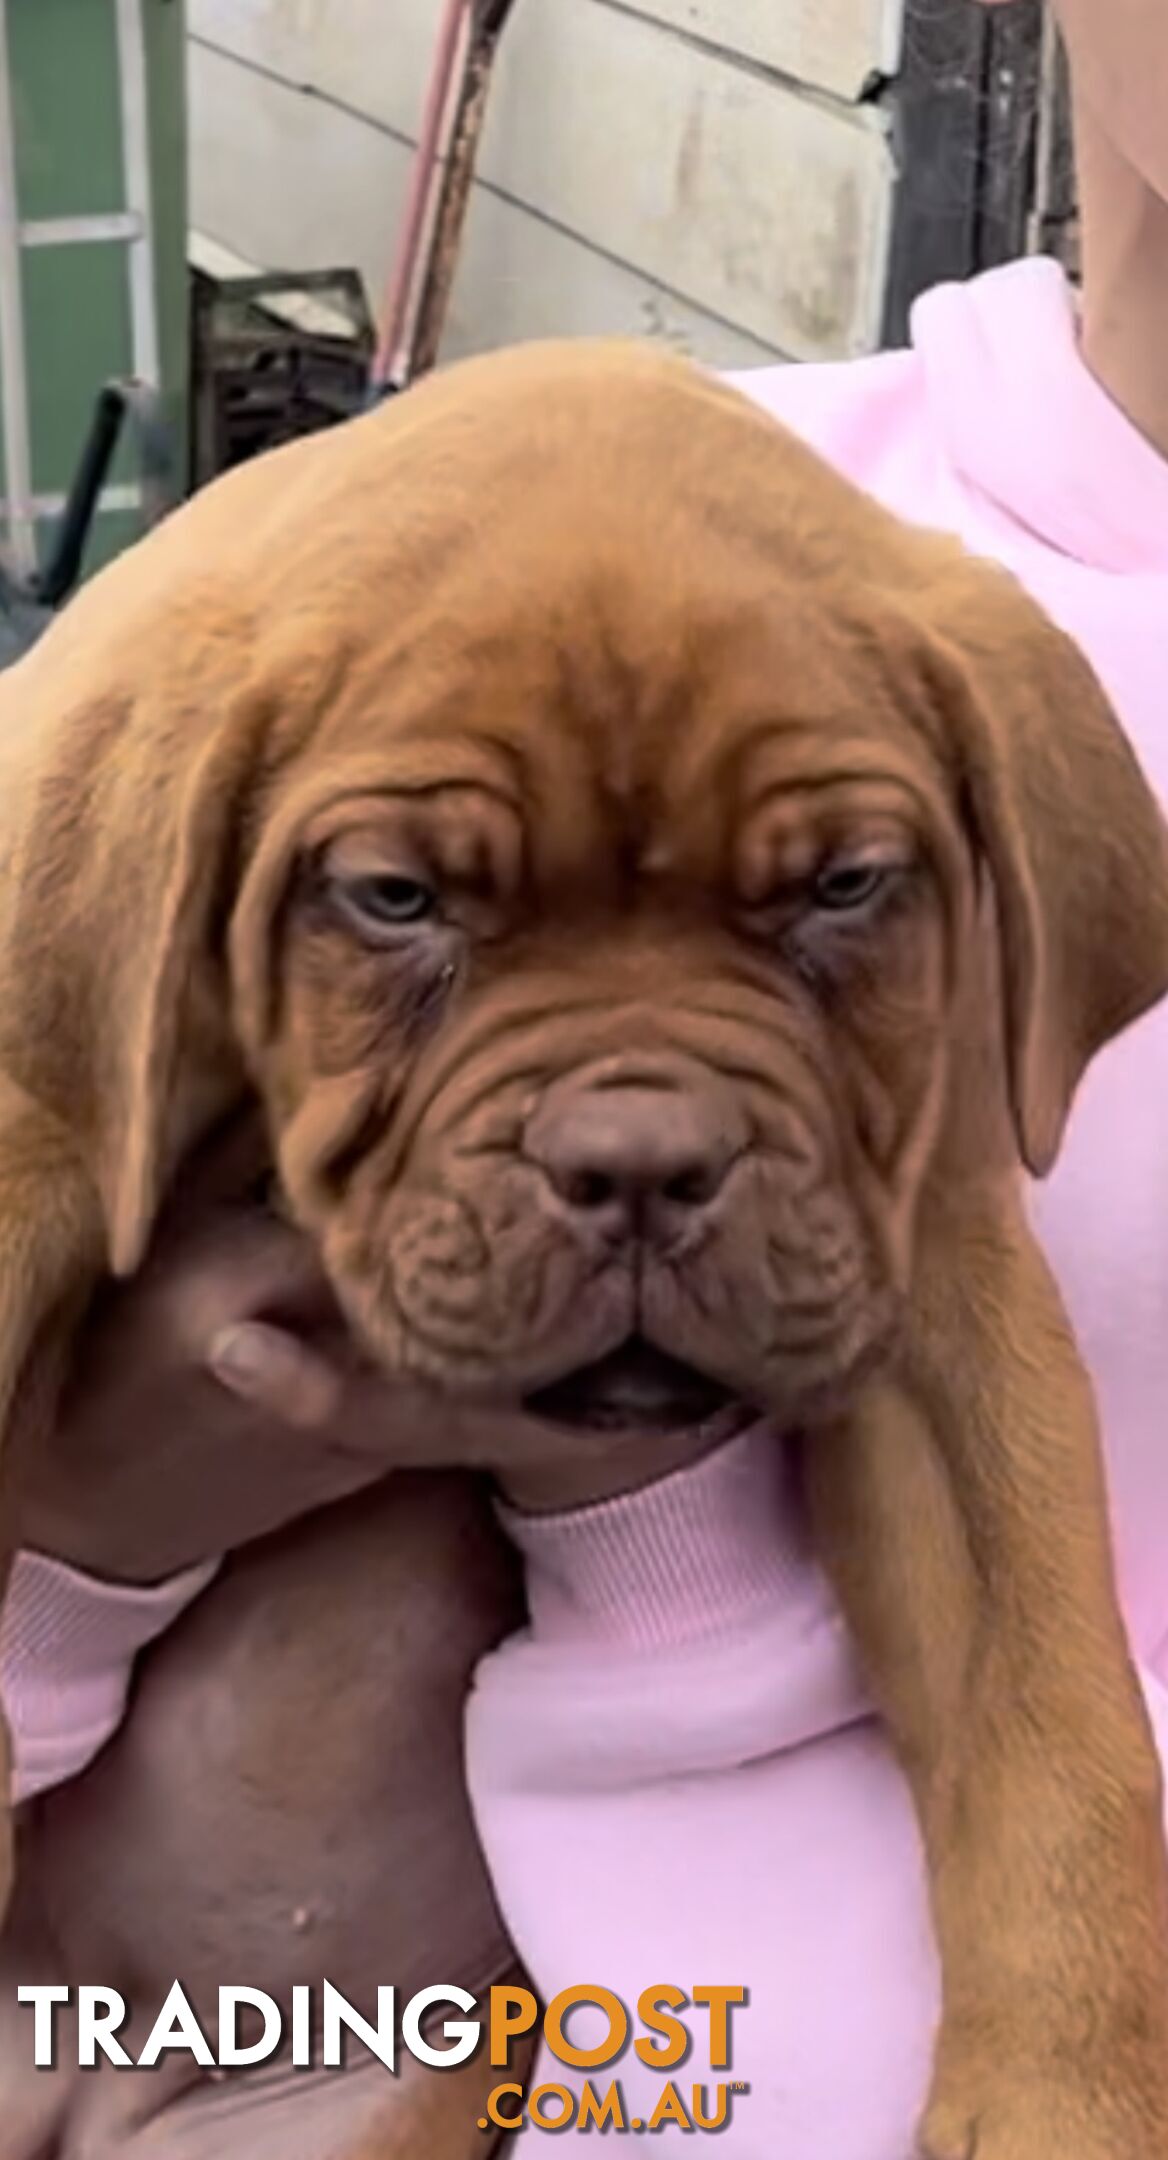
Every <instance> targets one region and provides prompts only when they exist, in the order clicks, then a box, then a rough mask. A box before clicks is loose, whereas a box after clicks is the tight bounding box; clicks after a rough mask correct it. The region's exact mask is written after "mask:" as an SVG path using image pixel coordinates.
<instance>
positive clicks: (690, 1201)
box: [524, 1065, 747, 1253]
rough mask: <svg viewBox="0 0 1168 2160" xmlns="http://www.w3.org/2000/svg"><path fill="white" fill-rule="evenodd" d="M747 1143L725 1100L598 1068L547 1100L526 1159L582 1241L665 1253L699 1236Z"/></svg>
mask: <svg viewBox="0 0 1168 2160" xmlns="http://www.w3.org/2000/svg"><path fill="white" fill-rule="evenodd" d="M746 1139H747V1135H746V1130H745V1121H744V1120H743V1119H741V1118H740V1117H739V1116H738V1115H736V1114H735V1110H734V1106H733V1104H732V1102H730V1101H729V1100H727V1099H725V1098H724V1097H723V1096H722V1095H721V1092H719V1093H718V1094H717V1095H716V1094H715V1093H714V1092H713V1091H712V1090H709V1089H700V1088H698V1087H695V1086H694V1085H692V1084H686V1081H685V1079H684V1078H683V1077H682V1076H680V1075H674V1074H672V1073H670V1072H669V1071H668V1070H666V1069H664V1068H653V1067H644V1068H640V1069H637V1070H635V1071H631V1072H630V1071H629V1070H627V1069H620V1068H614V1067H611V1066H607V1065H601V1066H596V1067H593V1068H591V1069H590V1070H585V1071H583V1072H576V1073H570V1074H567V1075H565V1076H564V1078H562V1079H561V1080H559V1081H557V1082H556V1083H554V1084H553V1086H552V1087H550V1088H549V1089H548V1090H547V1092H546V1093H545V1094H544V1096H543V1097H542V1100H541V1101H540V1103H539V1105H538V1107H537V1109H536V1110H535V1112H534V1113H533V1115H532V1117H531V1119H530V1121H529V1123H528V1126H527V1130H526V1134H525V1140H524V1153H525V1155H526V1157H527V1159H528V1161H530V1162H532V1163H534V1164H535V1165H536V1166H537V1168H538V1169H539V1170H540V1171H541V1172H542V1174H543V1177H544V1179H545V1181H546V1185H547V1187H548V1189H549V1191H550V1194H551V1196H552V1198H553V1202H554V1204H555V1205H556V1206H558V1207H559V1208H561V1209H563V1210H564V1211H566V1213H567V1214H568V1215H569V1216H570V1218H571V1219H572V1221H573V1224H574V1226H575V1227H576V1228H577V1230H578V1231H579V1232H580V1234H582V1235H583V1236H584V1237H586V1238H589V1239H594V1240H599V1241H602V1242H604V1243H605V1244H608V1245H612V1246H620V1245H629V1244H644V1245H645V1246H647V1247H650V1248H651V1249H652V1250H653V1251H654V1252H657V1253H660V1252H663V1251H666V1250H669V1249H671V1248H673V1247H676V1246H678V1245H680V1244H682V1243H684V1242H687V1241H688V1240H690V1239H691V1238H692V1237H693V1236H695V1235H697V1234H700V1232H701V1229H702V1226H703V1219H704V1218H705V1217H706V1216H707V1214H708V1212H709V1210H710V1209H711V1207H712V1206H713V1205H714V1203H715V1202H716V1201H717V1199H718V1196H719V1194H720V1193H721V1191H722V1188H723V1186H724V1185H725V1182H726V1179H727V1177H728V1176H729V1174H730V1171H731V1169H732V1167H733V1165H734V1163H735V1161H736V1160H737V1158H738V1156H739V1155H740V1154H741V1153H742V1150H743V1148H744V1146H745V1145H746Z"/></svg>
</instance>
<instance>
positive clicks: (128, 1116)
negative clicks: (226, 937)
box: [0, 633, 252, 1274]
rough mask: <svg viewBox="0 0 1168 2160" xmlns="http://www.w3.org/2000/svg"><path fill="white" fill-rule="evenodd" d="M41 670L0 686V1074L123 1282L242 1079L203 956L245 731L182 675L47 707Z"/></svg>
mask: <svg viewBox="0 0 1168 2160" xmlns="http://www.w3.org/2000/svg"><path fill="white" fill-rule="evenodd" d="M51 636H52V634H51V633H50V640H49V643H50V644H51ZM40 661H42V655H41V654H40V653H34V654H33V655H32V656H31V659H30V660H29V661H27V662H25V663H23V664H22V666H21V667H19V668H17V669H16V670H14V671H13V673H12V675H11V677H10V678H8V679H7V680H6V681H5V683H4V685H3V686H2V688H0V739H2V737H3V731H4V727H5V725H6V724H7V722H8V718H9V713H10V711H12V712H13V721H14V724H15V725H16V726H17V727H19V728H20V734H21V737H22V738H23V739H22V740H21V741H20V742H19V745H18V753H19V754H18V755H16V756H14V757H13V758H10V759H8V758H6V759H4V760H3V763H2V764H0V804H2V809H0V819H2V826H0V830H2V831H3V835H4V838H5V840H6V841H7V843H8V846H7V848H6V851H5V852H6V855H7V861H6V862H5V864H4V870H3V878H2V879H0V886H2V890H0V1068H2V1069H3V1072H4V1073H5V1075H6V1076H7V1078H8V1080H9V1081H11V1082H15V1084H16V1086H17V1087H18V1088H19V1089H20V1090H22V1091H23V1093H24V1095H25V1096H26V1097H27V1098H30V1099H31V1102H32V1103H33V1104H35V1105H36V1106H37V1108H38V1109H39V1110H40V1111H45V1112H48V1113H50V1115H51V1116H52V1118H53V1119H54V1120H55V1121H57V1122H58V1125H59V1128H60V1129H61V1130H62V1132H63V1134H64V1135H67V1136H68V1138H69V1140H70V1141H71V1143H72V1145H73V1147H74V1149H75V1151H76V1155H77V1157H78V1159H79V1165H80V1167H81V1168H82V1169H83V1170H84V1171H87V1172H88V1174H89V1177H90V1179H91V1180H92V1183H93V1185H94V1187H95V1188H96V1191H97V1194H98V1196H99V1199H100V1203H101V1209H102V1212H103V1215H104V1219H105V1224H106V1239H107V1247H108V1264H109V1266H110V1267H111V1268H112V1270H113V1271H114V1272H115V1273H118V1274H129V1273H131V1272H132V1271H133V1270H134V1268H135V1267H136V1266H137V1265H138V1263H139V1261H140V1259H141V1257H142V1253H143V1250H144V1248H145V1245H146V1243H147V1240H148V1237H149V1233H150V1228H151V1225H152V1222H153V1220H154V1216H155V1214H156V1212H157V1208H158V1205H159V1202H160V1200H161V1198H162V1194H163V1191H164V1189H165V1186H166V1184H167V1182H168V1180H169V1177H170V1175H171V1173H172V1171H173V1169H174V1167H175V1166H176V1163H177V1160H178V1158H179V1157H180V1156H181V1154H183V1153H185V1151H186V1149H187V1148H188V1147H189V1146H190V1145H191V1144H192V1143H193V1141H194V1140H195V1138H197V1137H198V1135H199V1134H200V1132H201V1131H203V1130H205V1129H206V1127H207V1126H208V1125H209V1124H210V1123H211V1122H212V1120H213V1119H214V1118H215V1117H216V1116H218V1115H219V1114H220V1113H221V1112H223V1111H224V1110H225V1109H226V1108H227V1107H229V1105H230V1103H231V1102H232V1100H233V1099H234V1098H235V1096H236V1095H237V1094H238V1092H239V1090H240V1087H241V1085H242V1083H241V1078H240V1073H239V1066H238V1060H237V1058H236V1056H235V1053H234V1049H233V1045H232V1043H231V1041H230V1038H229V1035H228V1031H227V1020H226V1009H227V999H226V996H225V995H224V993H223V989H222V959H221V955H220V953H219V949H218V948H219V943H220V922H221V917H222V915H223V912H224V905H225V883H226V881H227V880H228V879H229V877H230V874H231V861H232V855H233V843H234V836H235V833H236V818H237V810H238V805H239V800H240V795H241V789H242V785H243V775H244V774H245V772H246V768H247V764H248V760H249V758H250V756H251V754H252V741H251V731H250V730H249V728H248V727H247V726H246V724H244V723H243V722H242V721H241V720H240V719H239V716H238V712H236V713H235V715H234V717H233V713H232V704H231V701H230V699H228V698H226V697H224V696H223V695H222V693H223V691H224V690H225V685H223V684H222V683H213V682H208V681H207V680H206V678H205V676H204V675H203V674H202V672H201V671H200V669H199V668H198V667H197V666H191V667H187V666H184V668H183V673H182V678H181V687H180V682H179V681H178V680H176V679H175V678H174V676H173V675H172V671H171V669H170V668H169V667H164V668H163V669H162V670H161V671H160V676H159V677H156V679H155V680H154V681H149V680H148V681H147V683H146V686H145V687H144V688H142V689H138V690H131V689H121V688H117V689H111V690H110V691H109V692H108V693H107V694H106V695H104V696H102V695H97V696H88V697H86V696H80V697H76V696H73V695H66V696H64V697H63V698H62V697H60V696H59V695H58V694H57V692H58V690H60V691H71V690H72V689H73V687H74V686H75V682H76V671H75V670H73V669H70V668H66V669H65V670H64V672H63V680H62V681H61V683H60V684H58V683H57V682H56V681H55V673H57V672H60V671H55V670H54V667H53V655H52V653H51V651H46V652H45V653H44V655H43V663H42V665H41V666H39V667H38V666H37V663H38V662H40ZM216 693H220V695H219V696H218V697H217V696H216ZM208 697H209V702H208ZM26 700H27V701H28V702H27V704H25V703H24V701H26ZM18 705H19V706H20V707H21V710H20V711H14V710H13V708H15V707H17V706H18ZM29 715H31V716H32V717H33V719H34V721H35V725H33V726H29V725H27V724H22V723H24V722H27V718H28V716H29ZM6 768H7V769H6ZM2 1148H3V1133H2V1131H0V1150H2Z"/></svg>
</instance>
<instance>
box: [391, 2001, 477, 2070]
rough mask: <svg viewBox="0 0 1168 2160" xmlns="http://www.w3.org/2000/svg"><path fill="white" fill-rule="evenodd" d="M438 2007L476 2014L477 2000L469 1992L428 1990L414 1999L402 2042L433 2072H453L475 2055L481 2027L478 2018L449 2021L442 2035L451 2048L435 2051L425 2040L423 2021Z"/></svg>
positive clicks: (404, 2017) (407, 2010)
mask: <svg viewBox="0 0 1168 2160" xmlns="http://www.w3.org/2000/svg"><path fill="white" fill-rule="evenodd" d="M435 2003H453V2004H454V2007H455V2009H456V2010H473V2009H474V2007H475V1999H474V1996H473V1995H468V1994H467V1992H466V1989H465V1988H452V1987H428V1988H422V1990H421V1991H420V1993H419V1994H417V1995H411V1997H410V1999H409V2002H408V2003H407V2004H406V2007H405V2010H404V2012H403V2014H402V2039H403V2040H404V2042H405V2044H406V2046H407V2047H408V2049H409V2051H410V2054H411V2055H412V2056H413V2058H414V2061H415V2062H422V2063H428V2064H429V2065H430V2067H431V2069H432V2070H453V2069H456V2068H457V2066H458V2064H459V2063H464V2062H466V2060H467V2059H468V2057H469V2056H471V2055H473V2054H474V2051H475V2048H476V2047H477V2045H478V2038H479V2026H478V2022H477V2020H476V2019H474V2018H447V2020H446V2023H445V2024H444V2025H443V2027H442V2032H443V2035H444V2037H445V2038H446V2039H447V2040H450V2041H453V2043H454V2044H453V2046H451V2047H444V2048H441V2047H434V2046H433V2044H432V2043H431V2042H430V2041H429V2040H426V2039H424V2038H423V2035H422V2019H423V2018H424V2017H425V2015H426V2012H427V2010H431V2009H433V2007H434V2005H435Z"/></svg>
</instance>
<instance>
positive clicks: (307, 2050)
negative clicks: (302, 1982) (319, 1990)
mask: <svg viewBox="0 0 1168 2160" xmlns="http://www.w3.org/2000/svg"><path fill="white" fill-rule="evenodd" d="M292 2068H293V2069H294V2070H311V2068H312V1989H311V1988H310V1987H299V1986H298V1987H294V1988H293V1990H292Z"/></svg>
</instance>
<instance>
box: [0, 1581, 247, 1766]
mask: <svg viewBox="0 0 1168 2160" xmlns="http://www.w3.org/2000/svg"><path fill="white" fill-rule="evenodd" d="M218 1566H219V1562H218V1561H216V1560H212V1561H208V1562H207V1563H206V1564H205V1565H201V1566H199V1567H192V1568H187V1569H185V1570H184V1572H183V1573H182V1574H181V1575H173V1576H171V1578H170V1579H169V1581H167V1582H163V1583H157V1584H153V1585H151V1586H150V1587H149V1588H145V1589H143V1588H139V1587H137V1586H135V1585H132V1584H128V1583H110V1582H101V1581H98V1580H97V1579H96V1578H95V1577H93V1576H89V1575H82V1574H80V1573H79V1572H78V1571H77V1570H76V1569H75V1568H71V1567H67V1566H66V1565H65V1563H64V1562H63V1561H60V1560H50V1559H47V1558H46V1557H45V1556H44V1555H43V1554H41V1553H32V1552H22V1553H18V1554H17V1556H16V1559H15V1561H14V1562H13V1567H12V1575H11V1578H10V1581H9V1587H8V1595H7V1598H6V1600H5V1603H4V1608H3V1611H2V1612H0V1701H3V1704H4V1710H5V1714H6V1716H7V1719H8V1723H9V1726H10V1729H11V1733H12V1743H13V1753H14V1759H15V1797H16V1799H17V1800H18V1801H21V1800H31V1799H32V1798H33V1796H34V1794H36V1793H40V1792H44V1791H46V1790H47V1788H48V1787H49V1786H51V1785H61V1784H63V1783H64V1782H65V1780H66V1779H67V1778H72V1777H76V1776H77V1774H78V1772H79V1771H81V1770H83V1769H84V1768H85V1766H86V1764H87V1763H89V1762H91V1761H92V1760H93V1757H94V1756H95V1755H96V1754H97V1753H98V1751H99V1749H101V1748H102V1747H104V1746H105V1743H106V1741H107V1740H108V1739H110V1738H111V1736H112V1735H113V1734H114V1733H115V1732H116V1731H117V1728H118V1726H119V1724H120V1722H121V1718H122V1713H123V1711H124V1709H125V1706H126V1695H127V1692H128V1689H129V1685H130V1674H131V1671H132V1669H133V1663H134V1659H135V1657H136V1656H137V1654H138V1652H139V1651H140V1650H143V1649H145V1647H146V1645H147V1643H149V1642H152V1641H153V1640H154V1638H155V1637H156V1636H158V1635H162V1634H164V1633H165V1631H166V1629H167V1628H168V1627H169V1626H170V1625H171V1622H172V1621H174V1620H176V1619H177V1618H178V1616H179V1614H180V1613H181V1612H182V1611H183V1610H184V1609H185V1607H186V1606H188V1605H189V1604H191V1602H192V1601H193V1600H194V1599H195V1598H196V1597H198V1595H199V1593H200V1591H201V1590H204V1589H205V1588H206V1586H207V1584H208V1583H209V1582H210V1581H211V1580H212V1578H213V1576H214V1575H215V1574H216V1572H217V1570H218Z"/></svg>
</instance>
